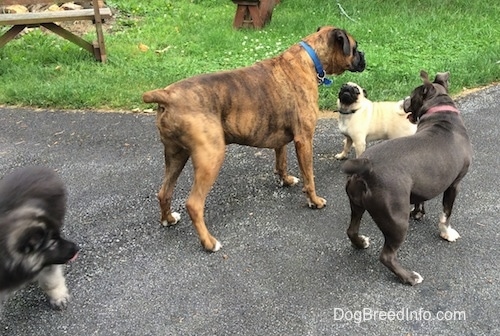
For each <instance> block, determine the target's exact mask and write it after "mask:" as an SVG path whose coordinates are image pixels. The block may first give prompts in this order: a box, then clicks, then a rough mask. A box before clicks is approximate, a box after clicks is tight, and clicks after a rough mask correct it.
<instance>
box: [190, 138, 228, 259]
mask: <svg viewBox="0 0 500 336" xmlns="http://www.w3.org/2000/svg"><path fill="white" fill-rule="evenodd" d="M224 155H225V143H224V140H223V137H222V136H221V137H220V141H219V139H214V138H213V137H212V138H211V139H210V141H204V142H202V143H199V144H198V146H197V147H196V148H193V151H192V154H191V160H192V162H193V168H194V182H193V186H192V189H191V193H190V194H189V197H188V199H187V202H186V208H187V211H188V213H189V216H190V217H191V221H192V222H193V225H194V227H195V229H196V232H197V233H198V237H199V239H200V242H201V244H202V245H203V247H204V248H205V249H206V250H208V251H213V252H215V251H218V250H219V249H220V248H221V247H222V245H221V243H220V242H219V241H218V240H217V239H216V238H215V237H213V236H212V235H211V234H210V232H209V231H208V229H207V226H206V224H205V219H204V211H205V201H206V197H207V195H208V192H209V191H210V189H211V187H212V185H213V184H214V182H215V180H216V178H217V175H218V173H219V170H220V168H221V166H222V162H223V161H224Z"/></svg>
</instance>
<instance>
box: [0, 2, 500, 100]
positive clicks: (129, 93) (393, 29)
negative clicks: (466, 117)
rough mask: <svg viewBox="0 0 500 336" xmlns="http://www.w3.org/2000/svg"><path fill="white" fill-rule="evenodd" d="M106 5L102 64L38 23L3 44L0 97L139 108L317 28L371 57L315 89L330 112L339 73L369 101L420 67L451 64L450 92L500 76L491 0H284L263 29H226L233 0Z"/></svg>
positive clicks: (403, 84)
mask: <svg viewBox="0 0 500 336" xmlns="http://www.w3.org/2000/svg"><path fill="white" fill-rule="evenodd" d="M107 3H108V5H110V6H111V7H112V8H114V9H115V10H116V13H117V14H116V18H115V21H114V22H113V26H112V28H111V30H110V31H108V32H107V33H106V34H105V39H106V46H107V52H108V63H107V64H104V65H103V64H100V63H97V62H95V61H94V60H93V58H92V56H91V55H90V54H89V53H88V52H86V51H83V50H81V49H79V47H78V46H76V45H73V44H72V43H70V42H67V41H66V40H64V39H62V38H59V37H58V36H56V35H53V34H45V33H42V32H41V31H40V30H38V29H36V30H34V31H32V32H30V33H29V34H27V35H25V36H23V37H22V38H19V39H16V40H14V41H11V42H9V43H8V44H7V45H6V46H5V47H3V48H0V104H9V105H27V106H34V107H45V108H69V109H112V110H134V109H145V108H148V107H151V106H148V105H146V104H144V103H142V100H141V95H142V93H143V92H144V91H147V90H151V89H154V88H159V87H165V86H167V85H168V84H170V83H172V82H174V81H177V80H180V79H182V78H185V77H189V76H192V75H195V74H199V73H205V72H214V71H219V70H225V69H232V68H236V67H241V66H246V65H250V64H252V63H254V62H256V61H258V60H261V59H264V58H269V57H273V56H275V55H277V54H279V53H280V52H282V51H283V50H285V49H287V48H288V47H289V46H290V45H292V44H294V43H297V42H298V41H300V39H301V38H302V37H303V36H306V35H308V34H310V33H312V32H314V31H315V30H316V28H317V27H319V26H322V25H334V26H338V27H342V28H345V29H346V30H348V31H349V32H350V33H351V34H352V35H353V36H354V37H355V38H356V39H357V40H358V43H359V46H360V49H361V50H363V51H364V52H365V53H366V60H367V69H366V70H365V71H364V72H363V73H348V72H346V73H344V74H343V75H341V76H338V77H336V78H334V84H333V86H331V87H329V88H327V87H321V88H320V107H321V108H322V109H332V108H334V106H335V101H336V95H337V92H338V89H339V87H340V85H341V84H342V83H344V82H347V81H354V82H357V83H358V84H360V85H361V86H363V87H364V88H366V89H367V91H368V94H369V97H370V99H372V100H395V99H401V98H403V97H405V96H406V95H408V94H409V92H410V91H411V90H412V89H413V88H414V87H415V86H417V85H420V83H421V82H420V79H419V76H418V74H419V71H420V69H425V70H427V71H428V72H429V73H430V75H431V76H433V75H434V74H435V72H438V71H450V72H451V88H450V90H451V92H452V93H453V94H456V93H458V92H460V91H462V90H463V89H464V88H472V87H478V86H482V85H486V84H489V83H492V82H497V81H499V80H500V24H499V23H498V22H499V21H498V13H500V2H499V1H497V0H486V1H482V2H477V1H470V0H455V1H451V0H428V1H416V0H399V1H398V0H395V1H366V0H351V1H343V0H340V1H334V0H315V1H304V0H282V1H281V4H279V5H278V6H277V7H276V8H275V10H274V14H273V19H272V21H271V23H270V24H269V25H268V26H266V27H265V28H264V29H263V30H246V29H245V30H234V29H233V28H232V21H233V18H234V13H235V9H236V6H235V5H234V4H233V3H232V2H231V1H229V0H150V1H136V0H113V1H111V0H108V1H107ZM338 3H340V5H341V6H342V8H343V9H344V10H345V12H346V13H347V14H348V15H349V17H347V16H346V15H344V14H342V12H341V11H340V9H339V6H338ZM312 4H314V5H312ZM0 29H2V31H4V30H5V28H0ZM88 38H93V35H89V36H88ZM140 44H143V45H145V46H147V47H148V50H147V51H141V50H140V48H139V47H138V46H139V45H140ZM297 85H300V83H299V82H298V83H297Z"/></svg>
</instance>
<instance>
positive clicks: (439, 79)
mask: <svg viewBox="0 0 500 336" xmlns="http://www.w3.org/2000/svg"><path fill="white" fill-rule="evenodd" d="M449 78H450V73H449V72H438V73H437V74H436V78H435V79H434V83H436V84H440V85H442V86H443V87H444V88H445V89H446V91H448V85H449V82H448V79H449Z"/></svg>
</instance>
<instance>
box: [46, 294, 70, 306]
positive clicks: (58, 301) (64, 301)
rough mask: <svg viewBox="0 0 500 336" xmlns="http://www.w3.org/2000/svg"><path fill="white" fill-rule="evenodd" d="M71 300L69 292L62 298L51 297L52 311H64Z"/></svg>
mask: <svg viewBox="0 0 500 336" xmlns="http://www.w3.org/2000/svg"><path fill="white" fill-rule="evenodd" d="M70 299H71V296H70V295H69V293H68V292H66V293H65V295H62V296H60V297H51V298H50V300H49V303H50V306H51V307H52V309H55V310H63V309H66V307H67V306H68V303H69V301H70Z"/></svg>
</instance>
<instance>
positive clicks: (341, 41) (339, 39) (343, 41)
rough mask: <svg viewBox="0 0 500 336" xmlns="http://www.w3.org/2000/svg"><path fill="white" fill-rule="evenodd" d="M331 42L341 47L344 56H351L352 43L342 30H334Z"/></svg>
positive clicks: (331, 34)
mask: <svg viewBox="0 0 500 336" xmlns="http://www.w3.org/2000/svg"><path fill="white" fill-rule="evenodd" d="M329 40H330V41H332V40H333V43H334V44H336V45H338V46H340V47H341V48H342V51H343V52H344V56H349V55H351V43H350V42H349V37H348V36H347V32H346V31H345V30H342V29H334V30H333V31H332V32H331V33H330V38H329Z"/></svg>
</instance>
